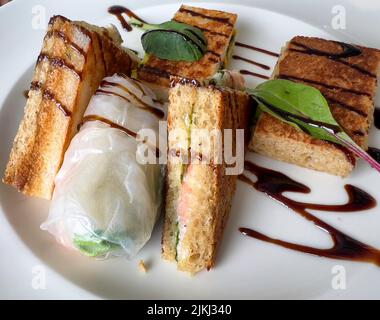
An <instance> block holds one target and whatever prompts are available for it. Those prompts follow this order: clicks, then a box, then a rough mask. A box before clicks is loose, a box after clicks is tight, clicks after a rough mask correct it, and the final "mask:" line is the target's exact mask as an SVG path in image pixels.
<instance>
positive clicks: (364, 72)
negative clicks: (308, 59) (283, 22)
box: [289, 43, 377, 78]
mask: <svg viewBox="0 0 380 320" xmlns="http://www.w3.org/2000/svg"><path fill="white" fill-rule="evenodd" d="M292 44H295V43H292ZM289 51H292V52H298V53H301V54H307V55H314V56H320V57H326V58H327V59H330V60H333V61H335V62H336V63H341V64H344V65H346V66H347V67H350V68H352V69H355V70H357V71H359V72H361V73H362V74H364V75H366V76H369V77H371V78H377V75H376V74H373V73H372V72H369V71H367V70H365V69H363V68H362V67H360V66H358V65H356V64H353V63H349V62H347V61H344V60H341V59H336V58H331V57H330V56H328V55H327V54H323V53H315V52H309V51H307V50H306V51H305V50H298V49H294V48H289Z"/></svg>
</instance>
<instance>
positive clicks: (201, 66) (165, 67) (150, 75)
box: [138, 5, 237, 87]
mask: <svg viewBox="0 0 380 320" xmlns="http://www.w3.org/2000/svg"><path fill="white" fill-rule="evenodd" d="M173 19H174V20H175V21H178V22H183V23H187V24H189V25H192V26H195V27H198V28H201V29H202V31H203V32H204V35H205V37H206V39H207V49H208V52H207V53H206V54H205V55H204V56H203V57H202V58H201V59H200V60H199V61H196V62H185V61H169V60H162V59H159V58H157V57H155V56H153V55H150V56H149V58H148V60H147V61H146V63H144V64H143V65H142V66H140V67H139V69H138V77H139V78H140V79H141V80H144V81H147V82H150V83H154V84H156V85H159V86H164V87H169V84H170V80H169V79H170V76H171V75H173V76H180V77H186V78H191V79H197V80H207V79H209V78H211V77H212V76H213V75H214V74H215V72H216V71H217V70H218V69H219V68H220V66H221V64H222V63H223V61H224V58H225V55H226V53H227V49H228V46H229V44H230V41H231V38H232V35H233V31H234V27H235V23H236V20H237V15H235V14H232V13H227V12H222V11H217V10H207V9H201V8H196V7H190V6H185V5H182V6H181V8H180V9H179V10H178V11H177V13H176V14H175V15H174V18H173Z"/></svg>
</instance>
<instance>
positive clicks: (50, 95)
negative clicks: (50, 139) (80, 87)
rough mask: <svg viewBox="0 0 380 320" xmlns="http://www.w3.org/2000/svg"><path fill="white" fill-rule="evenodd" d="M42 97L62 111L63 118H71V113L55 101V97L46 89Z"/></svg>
mask: <svg viewBox="0 0 380 320" xmlns="http://www.w3.org/2000/svg"><path fill="white" fill-rule="evenodd" d="M42 96H43V97H44V99H47V100H50V101H52V102H54V103H55V105H56V106H57V107H58V109H59V110H61V111H62V113H63V115H64V116H65V117H70V116H71V111H70V110H69V109H68V108H67V107H66V106H65V105H64V104H62V103H61V102H60V101H59V100H57V98H56V97H55V95H54V93H53V92H51V91H50V90H48V89H44V90H43V95H42Z"/></svg>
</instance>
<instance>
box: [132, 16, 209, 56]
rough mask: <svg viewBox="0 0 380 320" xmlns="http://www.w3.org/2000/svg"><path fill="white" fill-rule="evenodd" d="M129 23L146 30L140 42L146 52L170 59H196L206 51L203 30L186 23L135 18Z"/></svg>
mask: <svg viewBox="0 0 380 320" xmlns="http://www.w3.org/2000/svg"><path fill="white" fill-rule="evenodd" d="M129 22H130V23H131V25H133V26H135V27H138V28H141V29H143V30H146V32H144V34H143V35H142V36H141V43H142V46H143V48H144V50H145V52H146V53H148V54H153V55H155V56H156V57H158V58H160V59H166V60H171V61H190V62H192V61H198V60H199V59H201V58H202V57H203V56H204V54H205V53H206V52H207V40H206V38H205V36H204V34H203V32H202V31H201V30H200V29H198V28H196V27H193V26H190V25H188V24H186V23H181V22H176V21H167V22H164V23H161V24H147V23H143V22H141V21H139V20H137V19H135V18H132V19H131V20H130V21H129Z"/></svg>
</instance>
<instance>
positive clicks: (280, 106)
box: [247, 79, 380, 172]
mask: <svg viewBox="0 0 380 320" xmlns="http://www.w3.org/2000/svg"><path fill="white" fill-rule="evenodd" d="M247 92H248V93H249V94H250V95H251V96H252V97H253V98H254V99H255V100H256V101H257V103H258V107H259V108H260V109H261V110H262V111H264V112H267V113H269V114H271V115H272V116H274V117H276V118H277V119H280V120H281V121H284V122H286V123H288V124H290V125H292V126H293V127H296V128H298V129H301V130H303V131H305V132H307V133H309V134H310V135H312V136H313V137H315V138H317V139H320V140H327V141H330V142H333V143H337V144H340V145H342V146H344V147H346V148H347V149H349V150H350V151H351V152H353V153H354V154H355V155H356V156H358V157H360V158H362V159H364V160H366V161H367V162H368V163H369V164H370V165H371V166H372V167H374V168H375V169H376V170H378V171H379V172H380V164H379V163H378V162H376V160H374V159H373V158H371V156H370V155H368V154H367V153H366V152H365V151H364V150H362V149H361V148H360V146H358V145H357V144H356V143H355V142H354V141H353V140H352V139H351V138H350V136H349V135H348V134H347V133H346V132H345V131H344V130H343V128H342V127H341V126H340V125H339V124H338V123H337V122H336V120H335V119H334V116H333V115H332V113H331V111H330V107H329V105H328V103H327V101H326V99H325V98H324V96H323V95H322V94H321V92H320V91H319V90H317V89H316V88H314V87H311V86H307V85H304V84H300V83H295V82H292V81H289V80H282V79H277V80H269V81H266V82H264V83H262V84H261V85H259V86H258V87H257V88H256V89H247Z"/></svg>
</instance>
